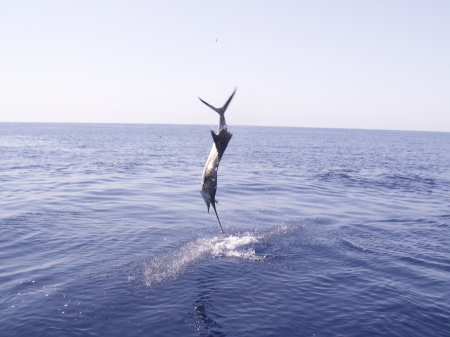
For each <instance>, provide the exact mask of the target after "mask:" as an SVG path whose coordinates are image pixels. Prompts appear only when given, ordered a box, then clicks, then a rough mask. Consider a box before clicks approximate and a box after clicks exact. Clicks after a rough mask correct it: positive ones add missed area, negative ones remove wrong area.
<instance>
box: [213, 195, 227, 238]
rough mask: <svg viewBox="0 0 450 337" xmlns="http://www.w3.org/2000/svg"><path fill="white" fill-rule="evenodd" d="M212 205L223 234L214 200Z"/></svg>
mask: <svg viewBox="0 0 450 337" xmlns="http://www.w3.org/2000/svg"><path fill="white" fill-rule="evenodd" d="M212 207H213V208H214V212H215V213H216V217H217V221H219V226H220V230H221V231H222V234H225V233H224V231H223V228H222V224H221V223H220V219H219V215H218V214H217V210H216V205H215V204H214V202H213V203H212Z"/></svg>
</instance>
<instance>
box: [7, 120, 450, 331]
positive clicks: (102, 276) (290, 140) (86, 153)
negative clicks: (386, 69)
mask: <svg viewBox="0 0 450 337" xmlns="http://www.w3.org/2000/svg"><path fill="white" fill-rule="evenodd" d="M211 128H214V129H215V128H216V126H214V125H211V126H209V125H131V124H129V125H127V124H122V125H121V124H38V123H36V124H33V123H30V124H27V123H3V124H0V336H8V337H9V336H450V133H433V132H401V131H373V130H372V131H371V130H345V129H314V128H281V127H246V126H233V125H229V126H228V130H229V131H230V132H232V133H233V134H234V136H233V138H232V140H231V141H230V143H229V145H228V148H227V151H226V152H225V155H224V157H223V158H222V162H221V164H220V168H219V177H218V191H217V199H218V203H217V211H218V214H219V216H220V218H221V221H222V225H223V227H224V230H225V234H221V233H220V228H219V225H218V222H217V219H216V217H215V215H214V213H213V212H212V213H209V214H208V212H207V209H206V205H205V203H204V201H203V199H202V197H201V196H200V193H199V191H200V186H201V174H202V171H203V166H204V164H205V161H206V158H207V157H208V154H209V151H210V149H211V146H212V139H211V135H210V129H211Z"/></svg>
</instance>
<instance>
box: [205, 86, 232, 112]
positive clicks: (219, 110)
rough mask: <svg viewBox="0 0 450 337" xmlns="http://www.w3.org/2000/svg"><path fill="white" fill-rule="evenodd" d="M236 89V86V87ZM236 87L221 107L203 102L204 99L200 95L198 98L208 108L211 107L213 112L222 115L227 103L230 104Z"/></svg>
mask: <svg viewBox="0 0 450 337" xmlns="http://www.w3.org/2000/svg"><path fill="white" fill-rule="evenodd" d="M236 89H237V88H236ZM236 89H234V91H233V93H232V94H231V96H230V98H228V100H227V101H226V103H225V104H224V106H223V107H221V108H215V107H213V106H212V105H211V104H209V103H207V102H205V101H204V100H202V99H201V98H200V97H199V98H198V99H199V100H200V101H202V102H203V103H204V104H205V105H206V106H208V107H209V108H211V109H213V110H214V111H215V112H217V113H218V114H219V115H220V116H223V115H224V114H225V111H226V110H227V108H228V105H229V104H230V102H231V100H232V99H233V96H234V94H235V93H236Z"/></svg>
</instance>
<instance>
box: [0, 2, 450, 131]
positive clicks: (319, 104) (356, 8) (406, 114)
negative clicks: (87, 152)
mask: <svg viewBox="0 0 450 337" xmlns="http://www.w3.org/2000/svg"><path fill="white" fill-rule="evenodd" d="M449 18H450V1H447V0H445V1H444V0H442V1H433V0H429V1H414V0H408V1H406V0H405V1H396V0H391V1H383V0H377V1H375V0H374V1H360V0H358V1H357V0H355V1H351V0H347V1H345V0H343V1H337V0H335V1H331V0H329V1H325V0H324V1H320V0H319V1H317V0H314V1H312V0H310V1H300V0H298V1H275V0H274V1H244V0H241V1H234V0H231V1H212V0H209V1H206V0H205V1H195V0H193V1H170V0H169V1H144V0H142V1H133V0H128V1H111V0H108V1H95V0H91V1H82V0H81V1H63V0H58V1H56V0H55V1H45V0H43V1H20V0H11V1H8V0H0V48H1V49H0V50H1V52H0V60H1V62H0V122H9V121H11V122H103V123H116V122H118V123H176V124H184V123H189V124H208V125H216V124H217V123H218V117H217V116H216V115H215V113H214V112H213V111H212V110H210V109H208V108H207V107H206V106H204V105H203V104H201V102H200V101H199V100H198V99H197V96H200V97H202V98H203V99H204V100H206V101H207V102H209V103H211V104H212V105H217V106H221V105H222V104H223V103H224V102H225V101H226V99H227V98H228V96H229V95H230V94H231V92H232V91H233V89H234V88H235V87H238V91H237V93H236V96H235V98H234V100H233V102H232V104H231V105H230V108H229V110H228V112H227V122H228V124H229V125H269V126H302V127H332V128H364V129H394V130H428V131H447V132H450V19H449ZM216 39H217V42H216Z"/></svg>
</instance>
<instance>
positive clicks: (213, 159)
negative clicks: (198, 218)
mask: <svg viewBox="0 0 450 337" xmlns="http://www.w3.org/2000/svg"><path fill="white" fill-rule="evenodd" d="M235 93H236V89H234V91H233V93H232V94H231V96H230V98H228V100H227V101H226V103H225V105H224V106H223V107H221V108H215V107H213V106H212V105H211V104H209V103H206V102H205V101H204V100H202V99H201V98H200V97H199V99H200V101H202V102H203V103H204V104H206V106H208V107H210V108H211V109H213V110H214V111H215V112H217V113H218V114H219V116H220V123H219V128H218V129H217V134H216V133H214V131H213V130H211V135H212V138H213V141H214V143H213V145H212V149H211V152H210V153H209V157H208V159H207V160H206V164H205V168H204V169H203V175H202V189H201V190H200V193H201V195H202V197H203V200H205V203H206V207H208V213H209V207H210V205H212V207H213V208H214V212H215V213H216V217H217V221H219V226H220V230H221V231H222V233H223V228H222V224H221V223H220V219H219V215H218V214H217V210H216V202H217V201H216V191H217V170H218V169H219V163H220V160H221V159H222V156H223V153H224V152H225V150H226V148H227V146H228V143H229V141H230V139H231V137H232V136H233V135H232V134H231V133H229V132H228V131H227V123H226V122H225V111H226V110H227V108H228V105H229V104H230V102H231V100H232V99H233V96H234V94H235Z"/></svg>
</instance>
